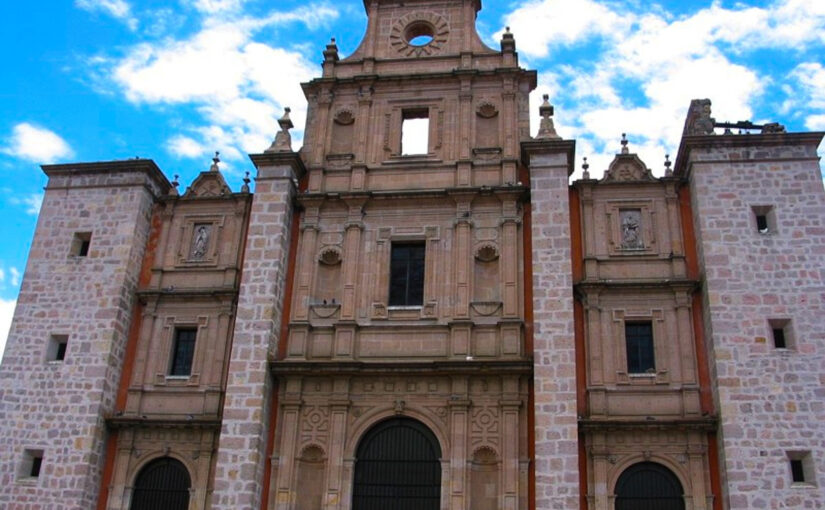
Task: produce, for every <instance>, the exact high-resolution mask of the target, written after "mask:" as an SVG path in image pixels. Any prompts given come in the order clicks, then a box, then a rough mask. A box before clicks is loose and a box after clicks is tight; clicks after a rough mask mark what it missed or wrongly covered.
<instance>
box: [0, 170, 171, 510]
mask: <svg viewBox="0 0 825 510" xmlns="http://www.w3.org/2000/svg"><path fill="white" fill-rule="evenodd" d="M43 170H44V172H45V173H46V175H47V176H48V177H49V181H48V184H47V186H46V192H45V196H44V199H43V208H42V210H41V214H40V218H39V220H38V224H37V230H36V233H35V237H34V241H33V242H32V249H31V253H30V255H29V262H28V265H27V266H26V273H25V277H24V279H23V287H22V289H21V291H20V297H19V300H18V305H17V311H16V313H15V316H14V321H13V323H12V328H11V331H10V333H9V342H8V347H7V350H6V353H5V356H4V358H3V365H2V368H0V415H2V417H3V419H2V421H3V423H2V427H3V434H2V437H3V439H2V443H3V445H2V448H0V480H2V483H0V506H2V507H4V508H13V507H14V505H21V506H24V505H25V506H26V507H27V508H34V507H35V506H34V505H37V507H40V508H46V507H52V508H94V507H95V504H96V502H97V499H98V495H99V494H98V492H99V488H100V483H101V470H102V467H103V463H104V457H105V445H106V437H107V427H106V422H105V418H106V417H107V416H109V415H111V414H112V413H113V411H114V409H115V400H116V396H117V390H118V384H117V382H118V380H119V378H120V371H121V367H122V365H123V360H124V357H125V355H126V350H127V343H128V342H127V339H128V337H129V332H130V327H131V325H132V323H133V313H134V311H135V308H136V305H137V301H136V294H135V291H136V289H137V286H138V279H139V275H140V269H141V262H142V259H143V256H144V248H145V246H146V244H147V240H148V238H149V232H150V218H151V213H152V206H153V203H154V201H155V199H156V198H157V197H158V196H161V195H165V194H166V193H167V192H168V191H169V187H170V186H169V181H167V180H166V178H165V177H164V176H163V174H161V172H160V170H158V168H157V167H156V166H155V164H154V163H153V162H151V161H150V160H141V159H135V160H128V161H114V162H108V163H86V164H68V165H51V166H45V167H43ZM41 468H42V469H41ZM41 471H42V476H41Z"/></svg>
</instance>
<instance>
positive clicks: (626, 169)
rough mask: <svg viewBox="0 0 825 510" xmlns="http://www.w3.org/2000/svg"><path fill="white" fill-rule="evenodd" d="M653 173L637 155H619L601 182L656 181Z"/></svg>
mask: <svg viewBox="0 0 825 510" xmlns="http://www.w3.org/2000/svg"><path fill="white" fill-rule="evenodd" d="M655 180H656V178H655V177H653V173H652V172H651V171H650V169H649V168H648V167H647V166H646V165H645V164H644V162H643V161H642V160H641V159H639V156H637V155H636V154H617V155H616V158H615V159H613V162H612V163H610V168H608V169H607V171H606V172H605V173H604V178H602V181H601V182H640V181H644V182H647V181H655Z"/></svg>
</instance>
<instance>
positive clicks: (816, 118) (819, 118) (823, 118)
mask: <svg viewBox="0 0 825 510" xmlns="http://www.w3.org/2000/svg"><path fill="white" fill-rule="evenodd" d="M805 127H806V128H808V129H810V130H811V131H825V114H817V115H809V116H808V118H807V119H805Z"/></svg>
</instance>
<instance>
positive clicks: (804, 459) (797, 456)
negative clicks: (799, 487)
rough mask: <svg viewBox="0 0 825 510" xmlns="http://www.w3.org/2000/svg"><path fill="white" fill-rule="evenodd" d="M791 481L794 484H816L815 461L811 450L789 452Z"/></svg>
mask: <svg viewBox="0 0 825 510" xmlns="http://www.w3.org/2000/svg"><path fill="white" fill-rule="evenodd" d="M787 456H788V465H789V468H790V472H791V481H792V482H793V483H794V484H805V485H816V480H815V478H814V461H813V458H812V457H811V452H809V451H794V452H787Z"/></svg>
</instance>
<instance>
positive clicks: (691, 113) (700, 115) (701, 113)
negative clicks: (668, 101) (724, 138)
mask: <svg viewBox="0 0 825 510" xmlns="http://www.w3.org/2000/svg"><path fill="white" fill-rule="evenodd" d="M714 124H716V119H714V118H713V117H711V116H710V99H694V100H692V101H691V102H690V108H689V109H688V114H687V119H685V129H684V131H683V133H682V134H683V135H685V136H691V135H712V134H713V127H714Z"/></svg>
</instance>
